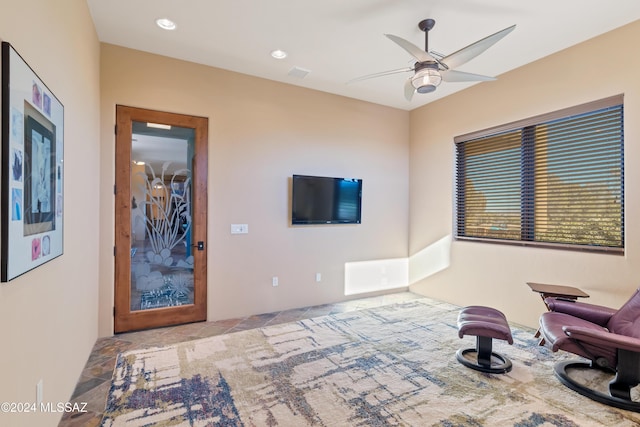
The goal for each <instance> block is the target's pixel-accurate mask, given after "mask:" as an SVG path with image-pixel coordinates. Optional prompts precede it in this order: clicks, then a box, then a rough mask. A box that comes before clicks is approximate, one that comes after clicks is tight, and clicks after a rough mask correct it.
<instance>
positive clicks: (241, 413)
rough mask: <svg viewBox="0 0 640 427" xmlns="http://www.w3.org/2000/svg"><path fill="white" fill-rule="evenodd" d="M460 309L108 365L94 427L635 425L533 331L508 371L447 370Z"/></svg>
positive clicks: (467, 342) (225, 340) (508, 351)
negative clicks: (109, 377)
mask: <svg viewBox="0 0 640 427" xmlns="http://www.w3.org/2000/svg"><path fill="white" fill-rule="evenodd" d="M458 311H459V307H456V306H453V305H449V304H444V303H439V302H435V301H432V300H430V299H419V300H414V301H410V302H406V303H400V304H393V305H389V306H383V307H378V308H373V309H368V310H362V311H357V312H350V313H342V314H338V315H330V316H324V317H318V318H314V319H308V320H303V321H298V322H293V323H287V324H282V325H274V326H269V327H265V328H260V329H254V330H249V331H243V332H237V333H232V334H227V335H220V336H216V337H212V338H206V339H201V340H197V341H190V342H186V343H182V344H178V345H174V346H169V347H161V348H151V349H146V350H137V351H130V352H126V353H122V354H120V355H119V356H118V361H117V366H116V368H115V372H114V377H113V382H112V385H111V390H110V392H109V398H108V402H107V408H106V410H105V416H104V418H103V424H102V425H103V426H150V425H161V426H174V425H181V426H286V427H289V426H296V427H297V426H451V427H453V426H501V427H502V426H518V427H529V426H602V425H605V426H636V425H639V424H640V414H636V413H633V412H628V411H624V410H618V409H615V408H611V407H609V406H605V405H602V404H600V403H597V402H594V401H592V400H590V399H587V398H586V397H583V396H580V395H579V394H577V393H575V392H573V391H571V390H570V389H568V388H566V387H565V386H563V385H561V384H560V383H559V381H558V380H557V379H556V378H555V376H554V374H553V365H554V363H555V362H557V361H559V360H561V359H563V358H567V357H568V355H564V356H563V355H562V354H560V353H555V354H553V353H551V352H550V351H549V350H547V349H545V348H543V347H539V346H538V345H537V340H536V339H535V338H534V337H533V332H534V331H532V330H529V329H525V328H516V327H514V325H511V326H512V332H513V336H514V341H515V342H514V344H513V345H512V346H510V345H508V344H507V343H506V342H504V341H497V342H494V351H497V352H499V353H502V354H503V355H506V356H507V357H509V358H510V359H511V361H512V362H513V370H512V371H511V372H510V373H508V374H504V375H495V374H484V373H480V372H477V371H474V370H471V369H469V368H466V367H464V366H463V365H462V364H460V363H459V362H458V361H457V360H456V359H455V352H456V350H457V349H458V348H461V347H464V348H466V347H473V346H474V345H475V339H474V337H470V336H468V337H464V339H459V338H458V335H457V327H456V319H457V315H458Z"/></svg>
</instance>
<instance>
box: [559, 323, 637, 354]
mask: <svg viewBox="0 0 640 427" xmlns="http://www.w3.org/2000/svg"><path fill="white" fill-rule="evenodd" d="M562 330H563V331H564V333H565V334H567V335H568V336H569V337H571V338H572V339H575V340H578V341H584V342H587V343H589V344H592V345H596V346H600V347H615V348H617V349H622V350H628V351H633V352H636V353H640V339H638V338H634V337H629V336H626V335H618V334H613V333H611V332H607V331H600V330H596V329H590V328H584V327H580V326H564V327H563V328H562Z"/></svg>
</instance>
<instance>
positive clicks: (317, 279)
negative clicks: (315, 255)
mask: <svg viewBox="0 0 640 427" xmlns="http://www.w3.org/2000/svg"><path fill="white" fill-rule="evenodd" d="M316 282H322V274H320V273H316Z"/></svg>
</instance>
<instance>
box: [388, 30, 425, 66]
mask: <svg viewBox="0 0 640 427" xmlns="http://www.w3.org/2000/svg"><path fill="white" fill-rule="evenodd" d="M385 36H387V38H389V40H391V41H393V42H395V43H396V44H397V45H398V46H400V47H401V48H403V49H404V50H406V51H407V52H409V54H410V55H411V56H413V57H414V58H416V59H417V60H418V61H419V62H425V61H436V58H434V57H433V56H431V55H430V54H429V53H428V52H425V51H424V50H422V49H420V48H419V47H418V46H416V45H415V44H413V43H411V42H410V41H408V40H405V39H403V38H402V37H398V36H394V35H393V34H385Z"/></svg>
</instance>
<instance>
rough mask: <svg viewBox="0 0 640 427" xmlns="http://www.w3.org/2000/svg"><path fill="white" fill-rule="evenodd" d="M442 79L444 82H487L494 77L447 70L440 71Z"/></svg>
mask: <svg viewBox="0 0 640 427" xmlns="http://www.w3.org/2000/svg"><path fill="white" fill-rule="evenodd" d="M440 75H441V76H442V80H444V81H445V82H488V81H492V80H496V78H495V77H490V76H483V75H482V74H473V73H465V72H463V71H456V70H448V71H440Z"/></svg>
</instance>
